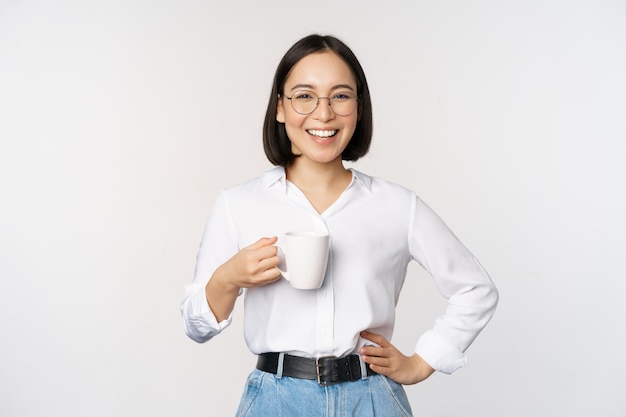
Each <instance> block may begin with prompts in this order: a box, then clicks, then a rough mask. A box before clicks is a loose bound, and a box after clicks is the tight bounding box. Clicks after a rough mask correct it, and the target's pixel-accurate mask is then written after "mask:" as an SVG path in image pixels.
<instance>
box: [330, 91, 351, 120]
mask: <svg viewBox="0 0 626 417" xmlns="http://www.w3.org/2000/svg"><path fill="white" fill-rule="evenodd" d="M330 108H331V109H333V111H334V112H335V114H336V115H338V116H349V115H351V114H352V113H353V112H354V110H355V109H356V97H355V96H354V95H353V94H352V93H337V94H335V95H333V96H332V97H331V98H330Z"/></svg>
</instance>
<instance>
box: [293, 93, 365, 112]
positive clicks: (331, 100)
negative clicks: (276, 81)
mask: <svg viewBox="0 0 626 417" xmlns="http://www.w3.org/2000/svg"><path fill="white" fill-rule="evenodd" d="M283 97H285V98H286V99H287V100H289V101H291V107H293V109H294V110H295V112H296V113H298V114H302V115H306V114H311V113H313V112H314V111H315V109H317V106H318V105H319V103H320V100H321V99H325V100H328V105H329V106H330V108H331V110H332V111H333V113H335V114H336V115H337V116H349V115H351V114H352V113H354V111H355V110H356V103H357V101H359V100H358V99H357V98H356V96H355V95H354V94H352V93H348V92H345V93H335V94H333V95H332V96H331V97H320V96H318V95H317V94H315V93H314V92H312V91H296V92H295V93H293V94H292V95H291V97H287V96H283Z"/></svg>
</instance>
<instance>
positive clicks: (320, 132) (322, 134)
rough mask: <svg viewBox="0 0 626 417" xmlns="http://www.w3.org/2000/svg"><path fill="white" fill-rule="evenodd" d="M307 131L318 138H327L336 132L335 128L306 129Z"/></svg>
mask: <svg viewBox="0 0 626 417" xmlns="http://www.w3.org/2000/svg"><path fill="white" fill-rule="evenodd" d="M307 132H309V133H310V134H311V135H314V136H318V137H320V138H329V137H331V136H333V135H334V134H335V133H337V131H336V130H307Z"/></svg>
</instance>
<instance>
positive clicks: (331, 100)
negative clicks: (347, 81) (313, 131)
mask: <svg viewBox="0 0 626 417" xmlns="http://www.w3.org/2000/svg"><path fill="white" fill-rule="evenodd" d="M301 93H307V94H310V95H311V96H313V97H317V100H316V101H315V107H313V110H311V111H310V112H308V113H302V112H299V111H298V110H296V108H295V106H294V105H293V100H292V98H294V97H295V96H296V95H298V94H301ZM338 94H349V95H352V96H354V101H355V105H354V109H353V110H352V111H351V112H350V113H347V114H339V113H337V112H336V111H335V109H333V99H335V97H320V96H318V95H317V94H315V93H314V92H313V91H309V90H298V91H295V92H294V93H293V94H292V95H291V97H287V96H286V95H285V94H282V96H283V97H284V98H286V99H287V100H289V101H290V102H291V108H292V109H293V111H295V112H296V113H298V114H300V115H302V116H306V115H309V114H311V113H313V112H314V111H315V110H317V108H318V107H319V105H320V100H321V99H325V100H328V107H329V108H330V109H331V110H332V112H333V113H335V114H336V115H337V116H340V117H345V116H350V115H351V114H352V113H354V111H355V110H356V109H357V108H358V107H359V106H358V103H359V97H358V96H357V95H356V94H354V93H352V92H345V93H338Z"/></svg>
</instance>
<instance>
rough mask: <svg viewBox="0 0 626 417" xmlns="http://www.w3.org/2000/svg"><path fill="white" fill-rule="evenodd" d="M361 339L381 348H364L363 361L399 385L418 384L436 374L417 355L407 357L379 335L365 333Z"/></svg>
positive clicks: (362, 333)
mask: <svg viewBox="0 0 626 417" xmlns="http://www.w3.org/2000/svg"><path fill="white" fill-rule="evenodd" d="M361 337H363V338H365V339H367V340H371V341H372V342H374V343H376V344H377V345H379V346H380V347H376V346H364V347H362V348H361V356H362V357H363V361H364V362H365V363H367V364H368V365H369V366H370V368H371V369H372V371H374V372H377V373H379V374H381V375H385V376H387V377H389V378H391V379H393V380H394V381H396V382H397V383H399V384H404V385H411V384H417V383H418V382H421V381H423V380H425V379H426V378H428V377H429V376H431V375H432V374H433V372H435V370H434V369H433V368H432V367H431V366H430V365H429V364H428V363H426V361H425V360H424V359H422V357H421V356H419V355H418V354H417V353H416V354H414V355H413V356H405V355H403V354H402V352H400V351H399V350H398V349H396V347H395V346H394V345H392V344H391V343H389V341H388V340H387V339H385V338H384V337H383V336H381V335H379V334H376V333H372V332H368V331H363V332H361Z"/></svg>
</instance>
